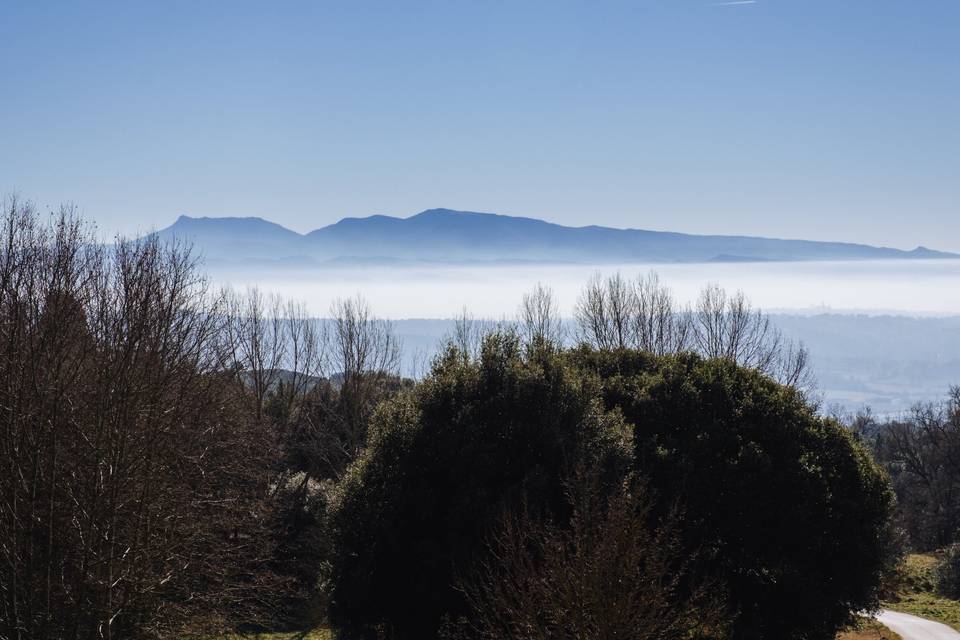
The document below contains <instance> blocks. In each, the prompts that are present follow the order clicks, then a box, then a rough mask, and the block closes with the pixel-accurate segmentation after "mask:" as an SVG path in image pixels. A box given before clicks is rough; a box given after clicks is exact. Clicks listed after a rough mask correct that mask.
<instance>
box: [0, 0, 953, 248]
mask: <svg viewBox="0 0 960 640" xmlns="http://www.w3.org/2000/svg"><path fill="white" fill-rule="evenodd" d="M958 21H960V5H958V4H957V3H956V2H950V1H949V0H935V1H932V2H925V3H923V4H922V7H918V6H915V5H914V4H913V3H902V2H900V3H874V2H871V3H864V2H856V1H854V2H843V3H837V2H826V1H825V0H815V1H812V2H803V3H790V2H775V1H773V0H758V1H756V2H749V3H716V2H709V1H707V0H676V1H671V2H662V1H653V0H640V1H639V2H629V3H627V2H613V3H604V4H602V5H598V4H589V3H583V2H579V1H577V0H562V1H559V2H556V1H554V2H546V1H545V0H536V1H534V2H530V3H524V4H522V5H517V4H516V3H505V4H498V3H480V4H474V5H471V4H464V3H447V4H437V3H433V2H421V1H413V2H405V3H402V4H397V3H382V2H373V3H368V4H362V5H358V4H355V3H346V4H334V5H330V4H315V3H303V2H292V3H283V4H278V5H264V4H262V3H250V2H236V3H232V4H231V5H230V6H229V9H225V8H224V7H223V6H220V5H216V4H206V3H194V2H169V3H164V4H162V5H149V4H139V3H138V4H130V3H120V2H103V3H97V4H96V5H57V6H56V7H55V8H54V7H52V6H47V5H44V4H41V3H4V4H3V5H2V7H0V22H2V23H3V24H5V25H9V26H10V27H11V28H10V29H8V30H7V34H6V37H5V38H4V39H3V41H2V42H0V71H2V72H3V74H4V77H5V79H6V86H8V87H10V91H8V92H7V95H5V99H4V100H3V101H0V139H2V140H3V141H4V152H5V153H4V154H3V155H2V157H0V192H10V191H18V192H19V193H21V194H23V195H24V196H25V197H31V198H35V199H36V200H37V202H38V203H39V204H40V205H41V206H50V207H56V206H57V205H59V204H60V203H61V202H76V203H78V205H79V206H80V209H81V211H82V212H83V213H84V214H86V215H87V216H89V217H92V218H95V219H97V220H98V222H99V223H100V225H101V227H102V228H103V229H104V230H107V231H108V232H113V231H119V232H121V233H124V234H131V233H134V232H136V231H143V230H145V229H147V228H149V227H151V226H156V227H162V226H165V225H166V224H169V223H171V222H173V220H175V219H176V217H177V216H178V215H180V214H189V215H193V216H225V215H235V216H260V217H264V218H267V219H271V220H274V221H276V222H278V223H281V224H283V225H284V226H287V227H289V228H291V229H295V230H298V231H303V230H306V229H311V228H316V227H320V226H323V225H325V224H329V223H331V222H334V221H336V220H337V219H339V218H342V217H347V216H366V215H371V214H388V215H403V214H407V213H409V212H415V211H421V210H424V209H429V208H433V207H437V206H441V205H442V206H448V207H452V208H455V209H465V210H478V211H492V212H497V213H502V214H512V215H525V216H531V217H536V218H540V219H544V220H548V221H552V222H557V223H561V224H566V225H573V226H579V225H583V224H602V225H607V226H612V227H621V228H622V227H631V228H643V229H652V230H669V231H678V232H685V233H699V234H733V235H754V236H762V237H778V238H804V239H809V240H831V241H851V242H863V243H867V244H872V245H880V246H890V247H897V248H907V249H909V248H912V247H914V246H917V245H921V244H923V245H926V244H936V245H937V246H938V248H940V249H942V250H946V251H949V250H954V251H957V250H960V209H958V202H960V163H957V162H956V158H955V156H956V149H957V148H960V127H957V126H955V123H956V120H957V114H958V113H960V87H958V85H957V83H956V82H952V81H951V80H950V79H951V78H952V77H954V75H955V64H956V60H957V59H958V55H960V41H958V39H957V38H956V34H955V29H954V25H956V24H957V23H958ZM933 239H935V240H937V242H933Z"/></svg>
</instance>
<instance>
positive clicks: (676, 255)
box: [157, 209, 960, 266]
mask: <svg viewBox="0 0 960 640" xmlns="http://www.w3.org/2000/svg"><path fill="white" fill-rule="evenodd" d="M157 233H158V234H159V235H160V236H161V237H165V238H171V237H178V238H181V239H184V240H187V241H191V242H193V243H194V244H195V245H196V246H197V248H198V249H199V250H200V252H201V253H202V254H203V255H205V256H206V257H207V258H208V259H209V260H213V261H230V262H246V261H256V262H267V263H283V264H286V265H290V264H323V263H326V264H329V265H331V266H333V265H344V264H357V263H377V264H392V265H400V264H405V263H407V262H445V263H446V262H493V261H523V262H530V261H533V262H579V263H595V264H600V263H615V262H751V261H771V260H780V261H784V260H877V259H929V258H960V255H957V254H950V253H945V252H940V251H933V250H931V249H927V248H925V247H917V248H916V249H914V250H912V251H903V250H900V249H891V248H886V247H872V246H868V245H863V244H853V243H845V242H814V241H809V240H779V239H771V238H756V237H749V236H702V235H691V234H684V233H672V232H665V231H644V230H641V229H613V228H609V227H598V226H588V227H565V226H562V225H559V224H553V223H550V222H545V221H543V220H537V219H534V218H521V217H513V216H503V215H497V214H492V213H474V212H468V211H452V210H450V209H430V210H428V211H424V212H422V213H418V214H416V215H414V216H411V217H409V218H394V217H391V216H382V215H376V216H370V217H367V218H344V219H343V220H341V221H339V222H337V223H335V224H332V225H329V226H326V227H323V228H321V229H317V230H316V231H311V232H310V233H307V234H305V235H302V234H299V233H297V232H295V231H291V230H289V229H286V228H284V227H282V226H280V225H278V224H274V223H272V222H268V221H266V220H263V219H261V218H191V217H188V216H181V217H180V218H179V219H178V220H177V221H176V222H175V223H174V224H173V225H171V226H170V227H167V228H166V229H163V230H161V231H158V232H157Z"/></svg>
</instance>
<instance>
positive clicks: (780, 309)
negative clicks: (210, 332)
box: [211, 260, 960, 414]
mask: <svg viewBox="0 0 960 640" xmlns="http://www.w3.org/2000/svg"><path fill="white" fill-rule="evenodd" d="M651 269H653V270H655V271H657V273H658V274H659V276H660V279H661V281H662V282H663V283H664V284H665V285H667V286H668V287H670V288H671V289H672V291H673V293H674V295H675V296H676V298H677V299H678V300H679V301H680V302H681V303H682V304H686V303H689V302H692V301H693V300H694V299H695V298H696V296H697V295H698V293H699V291H700V289H701V287H702V286H703V285H705V284H707V283H709V282H716V283H719V284H720V285H721V286H723V287H725V288H726V289H728V290H736V289H742V290H743V291H744V292H745V293H746V294H747V296H748V297H749V298H750V299H751V301H752V302H753V303H754V304H755V305H756V306H758V307H761V308H763V309H765V310H767V311H773V312H775V316H774V319H775V321H776V323H777V325H778V326H779V327H780V328H781V329H782V330H783V331H784V333H785V334H786V335H787V336H788V337H791V338H794V339H797V340H801V341H803V342H804V343H805V344H806V345H807V346H808V347H809V349H810V352H811V356H812V359H813V369H814V372H815V374H816V377H817V380H818V382H819V387H820V389H821V390H822V392H823V394H824V400H825V402H826V403H827V404H828V405H829V404H836V405H839V406H842V407H843V408H845V409H847V410H856V409H858V408H860V407H862V406H864V405H870V406H871V407H872V408H873V410H874V411H875V412H877V413H880V414H891V413H897V412H900V411H904V410H907V409H909V408H910V406H911V405H913V404H915V403H917V402H927V401H937V400H940V399H942V398H943V397H945V394H946V393H947V390H948V389H949V387H950V385H951V384H960V261H950V260H930V261H910V262H904V261H883V262H803V263H797V262H793V263H786V262H783V263H779V262H777V263H739V264H676V265H671V264H658V265H622V266H620V267H619V268H618V267H611V266H609V265H607V266H603V267H595V266H590V265H532V264H521V265H496V266H464V265H451V266H437V265H432V266H423V267H408V266H407V267H397V268H388V267H383V266H379V267H371V266H364V267H360V266H357V267H351V268H343V267H341V268H337V269H312V270H302V269H282V268H265V267H262V266H254V265H251V266H248V267H242V268H237V267H231V268H230V269H229V270H228V269H226V268H225V267H224V266H223V265H219V266H217V265H212V266H211V273H212V275H213V277H214V278H215V280H217V281H218V282H220V283H229V284H231V285H233V286H235V287H240V288H243V287H247V286H257V287H259V288H261V289H263V290H265V291H269V292H275V293H279V294H281V295H283V296H285V297H288V298H294V299H297V300H302V301H304V302H305V303H306V304H307V306H308V309H309V310H310V312H311V313H313V314H315V315H317V316H326V315H327V313H328V310H329V308H330V303H331V302H332V301H333V300H335V299H336V298H342V297H350V296H354V295H357V294H360V295H362V296H363V297H365V298H366V299H367V300H368V301H369V302H370V304H371V306H372V308H373V309H374V311H375V312H376V313H377V314H378V315H379V316H381V317H385V318H393V319H395V329H396V332H397V334H398V335H399V337H400V338H401V339H402V341H403V343H404V349H403V358H404V373H406V374H407V375H411V374H415V373H418V372H422V371H423V370H424V368H425V367H426V366H427V363H428V362H429V360H430V358H432V356H433V354H434V353H435V352H436V349H437V346H438V344H439V343H440V342H441V341H442V339H443V338H444V336H446V335H448V334H449V333H450V331H451V328H452V324H453V322H452V320H450V318H453V317H456V316H458V315H459V314H461V313H462V311H463V310H464V309H465V308H466V309H467V310H468V311H469V312H470V314H472V315H473V316H474V317H476V318H489V319H494V320H496V319H502V318H512V317H513V316H514V314H515V313H516V310H517V307H518V305H519V303H520V301H521V299H522V296H523V294H524V293H526V292H528V291H530V289H531V288H532V287H533V286H534V285H535V284H536V283H537V282H542V283H543V284H545V285H548V286H550V287H551V288H552V289H553V290H554V293H555V294H556V297H557V299H558V301H559V304H560V312H561V314H562V315H564V316H565V317H570V316H572V312H573V308H574V305H575V304H576V301H577V299H578V297H579V295H580V292H581V290H582V288H583V286H584V285H585V284H586V282H587V280H588V279H589V278H590V277H591V276H592V275H593V274H595V273H598V272H599V273H602V274H605V275H609V274H613V273H615V272H616V271H618V270H619V271H620V272H621V273H622V274H624V275H625V276H629V277H636V276H638V275H640V274H646V273H647V272H649V271H650V270H651Z"/></svg>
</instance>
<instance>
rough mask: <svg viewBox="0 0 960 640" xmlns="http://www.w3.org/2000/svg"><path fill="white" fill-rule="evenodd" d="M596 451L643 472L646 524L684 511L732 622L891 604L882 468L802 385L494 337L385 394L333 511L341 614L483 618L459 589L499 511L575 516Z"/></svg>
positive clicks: (398, 620) (382, 628)
mask: <svg viewBox="0 0 960 640" xmlns="http://www.w3.org/2000/svg"><path fill="white" fill-rule="evenodd" d="M625 431H626V432H629V434H630V435H629V436H628V435H626V434H625ZM624 447H626V448H627V449H628V450H627V451H626V452H625V451H624ZM625 454H626V455H627V457H628V460H624V459H623V457H622V456H624V455H625ZM591 460H592V461H597V460H601V461H603V462H602V463H601V465H600V468H602V469H605V470H606V473H608V474H610V476H611V479H612V478H615V477H617V474H620V473H626V472H628V471H631V470H632V472H633V473H635V474H636V476H638V477H641V478H643V479H644V481H645V483H646V486H647V487H648V489H649V491H650V496H651V501H652V502H651V518H652V522H663V521H666V520H668V519H670V518H671V514H676V513H679V515H676V520H675V529H676V531H677V537H678V545H679V547H678V553H677V555H676V557H677V558H682V559H683V562H684V563H689V562H690V560H691V558H695V559H696V563H697V564H698V565H699V566H698V567H696V568H695V569H691V568H690V567H688V566H685V567H683V569H684V570H685V571H687V570H689V571H688V572H687V575H699V576H707V577H709V578H710V579H711V580H712V581H715V583H717V584H721V585H723V587H724V588H725V591H726V592H727V594H728V595H727V598H726V603H727V606H728V610H727V615H728V617H729V619H730V623H731V625H730V629H731V632H732V635H733V637H734V638H738V639H745V640H746V639H750V640H753V639H759V638H776V639H778V640H779V639H786V640H790V639H797V640H800V639H805V640H806V639H813V640H816V639H820V638H822V639H824V640H826V639H828V638H829V639H832V638H833V637H834V635H835V633H836V631H837V629H838V628H840V627H841V626H843V625H844V624H845V623H847V622H849V621H850V620H851V619H852V616H853V614H854V613H855V612H857V611H861V610H864V609H869V608H871V607H873V606H875V605H876V604H877V599H878V590H879V583H880V577H881V573H882V571H883V569H884V568H885V564H886V562H887V560H888V555H889V551H890V548H891V535H890V530H891V528H890V526H889V521H890V515H891V511H892V508H893V507H892V505H893V497H892V492H891V490H890V488H889V484H888V482H887V479H886V476H885V474H884V473H882V471H880V470H879V468H878V467H877V466H876V465H875V464H874V463H873V462H872V460H871V459H870V457H869V456H868V455H867V454H866V453H865V451H864V450H863V449H862V448H861V447H860V446H859V445H858V444H857V443H856V442H855V440H854V438H853V437H852V436H851V435H850V434H849V433H848V432H847V430H845V429H844V428H843V427H841V426H840V425H838V424H837V423H835V422H834V421H831V420H826V419H823V418H820V417H818V416H817V415H816V414H815V413H814V411H813V410H812V409H811V408H810V407H809V406H808V405H807V404H806V403H805V401H804V400H803V398H802V397H801V396H800V395H799V394H798V393H796V392H795V391H794V390H793V389H791V388H789V387H784V386H781V385H779V384H777V383H775V382H773V381H771V380H770V379H769V378H767V377H765V376H763V375H761V374H759V373H756V372H754V371H751V370H748V369H744V368H740V367H737V366H736V365H734V364H732V363H729V362H726V361H722V360H703V359H702V358H699V357H697V356H692V355H681V356H667V357H656V356H652V355H649V354H645V353H641V352H636V351H629V350H624V351H618V352H602V351H593V350H590V349H581V350H577V351H573V352H556V351H547V350H540V351H534V352H533V353H531V354H527V355H525V354H523V353H522V350H521V349H520V347H519V346H518V344H517V340H516V339H515V338H513V337H510V336H503V335H498V336H494V337H492V338H489V339H488V340H487V341H486V343H485V345H484V348H483V351H482V356H481V358H480V361H479V362H477V363H474V362H470V361H469V359H465V358H463V357H462V356H461V355H460V354H459V353H457V352H455V351H451V352H450V353H448V354H447V356H446V357H445V358H442V359H441V360H440V361H439V362H438V363H437V365H436V366H435V369H434V372H433V374H432V376H431V377H430V378H429V379H428V380H426V381H425V382H424V383H422V384H420V385H418V387H417V388H416V389H415V390H413V391H412V392H409V393H406V394H403V395H402V396H401V397H400V398H398V399H396V400H394V401H392V402H390V403H388V404H387V405H385V406H383V407H382V408H381V410H380V413H379V415H378V417H377V418H376V419H375V421H374V426H373V427H372V432H371V439H370V441H369V447H368V449H367V451H366V453H365V454H364V456H363V457H362V458H361V459H360V461H359V462H358V463H357V464H355V465H354V466H353V467H352V468H351V471H350V472H349V474H348V476H347V478H346V480H345V481H344V482H343V484H342V485H341V486H340V493H339V495H338V496H337V498H336V501H335V508H334V511H333V514H332V524H333V537H334V540H335V549H336V553H335V556H334V560H333V562H334V566H333V571H332V576H331V577H332V583H331V584H332V607H331V615H332V620H333V622H334V624H335V625H337V626H339V627H340V628H341V629H343V630H344V631H345V636H346V637H356V636H358V635H359V634H361V633H363V632H365V631H372V630H377V631H378V632H382V633H384V634H385V635H386V636H388V637H396V638H402V639H413V638H416V639H418V640H420V639H428V638H432V637H436V630H437V628H438V625H439V624H440V622H441V620H442V619H443V618H444V617H446V618H447V619H450V620H456V619H458V618H460V617H461V616H463V615H469V614H470V612H469V609H468V608H467V607H466V606H465V602H464V599H463V597H462V594H460V593H458V592H457V591H456V590H455V589H454V588H453V587H452V586H451V585H452V584H454V583H455V581H456V578H457V576H458V575H462V572H463V571H464V570H465V569H466V568H468V567H470V566H473V565H475V563H476V562H477V561H483V559H484V558H485V557H487V556H486V555H485V554H487V553H489V552H490V546H489V541H490V539H491V538H490V536H491V529H492V528H493V527H495V525H496V523H497V522H500V521H501V520H502V514H503V513H504V510H505V509H507V510H509V509H512V508H515V507H516V505H517V504H518V503H520V502H521V500H522V499H526V500H527V501H528V502H527V504H528V508H530V509H531V510H532V512H533V513H534V514H546V516H547V517H549V518H551V520H552V522H554V523H556V524H557V525H558V526H560V527H564V526H569V516H570V513H569V506H568V505H565V503H564V499H563V487H564V482H565V479H566V478H568V473H569V471H570V469H571V468H572V467H573V466H575V465H581V464H583V463H584V462H590V461H591ZM620 477H622V476H620ZM678 505H679V507H680V510H679V512H676V511H675V509H676V507H677V506H678ZM678 568H679V567H678ZM689 587H690V588H691V589H693V588H694V587H695V585H694V584H693V583H692V582H691V584H690V585H689ZM676 594H677V595H676V597H677V598H678V600H677V602H678V603H683V602H689V596H690V595H691V593H689V592H688V593H686V594H685V593H684V586H683V584H680V585H679V589H678V591H677V592H676Z"/></svg>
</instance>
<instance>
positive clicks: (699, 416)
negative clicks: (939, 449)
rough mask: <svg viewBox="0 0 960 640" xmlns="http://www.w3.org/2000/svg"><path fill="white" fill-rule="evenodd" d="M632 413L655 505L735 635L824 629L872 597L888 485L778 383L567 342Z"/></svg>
mask: <svg viewBox="0 0 960 640" xmlns="http://www.w3.org/2000/svg"><path fill="white" fill-rule="evenodd" d="M573 357H574V358H575V359H576V360H577V361H578V362H579V363H580V364H581V366H583V367H584V368H585V369H587V370H588V371H590V372H593V373H595V374H598V375H600V376H601V377H602V378H603V380H604V390H603V395H604V402H605V403H606V406H607V408H608V409H615V408H616V409H619V410H620V411H622V412H623V416H624V418H625V419H626V420H627V421H628V422H629V423H631V424H633V425H634V446H635V463H636V468H637V471H638V472H639V473H642V474H643V475H644V476H645V477H646V478H647V480H648V482H649V486H650V488H651V490H652V491H653V492H654V495H655V496H656V497H657V499H658V501H659V503H660V505H661V506H660V508H661V509H663V510H666V509H668V508H669V507H670V506H672V505H674V504H675V503H677V502H679V503H680V504H682V505H683V516H682V518H681V524H680V526H681V529H682V532H683V540H684V544H685V546H686V548H687V550H688V553H691V554H692V553H695V552H700V553H703V554H704V555H705V556H706V557H709V558H710V560H709V568H710V570H711V572H712V573H713V575H714V576H715V577H716V578H717V579H719V580H720V581H721V582H723V583H725V584H726V586H727V588H728V589H729V604H730V607H731V614H732V615H734V616H735V621H734V625H733V631H734V637H736V638H778V639H789V638H798V639H799V638H824V639H826V638H833V637H834V635H835V633H836V631H837V629H838V628H839V627H840V626H842V625H843V624H844V623H846V622H849V621H850V619H851V615H852V614H853V613H854V612H856V611H859V610H863V609H869V608H871V607H873V606H875V605H876V604H877V595H878V585H879V582H880V576H881V572H882V570H883V569H884V566H885V561H886V555H887V553H888V550H889V547H890V527H889V524H888V523H889V518H890V515H891V511H892V505H893V499H892V493H891V491H890V489H889V486H888V482H887V480H886V477H885V475H884V474H883V473H882V472H881V471H880V470H879V468H878V467H877V466H876V465H875V464H874V463H873V462H872V460H871V459H870V457H869V456H868V455H867V454H866V453H865V451H864V450H863V449H862V448H861V447H860V446H859V445H857V444H856V443H855V442H854V440H853V438H852V437H851V436H850V435H849V434H848V432H847V431H846V430H845V429H844V428H842V427H841V426H840V425H838V424H836V423H835V422H833V421H831V420H825V419H822V418H820V417H818V416H816V415H815V414H814V413H813V411H812V410H811V409H810V408H809V407H808V406H807V405H806V404H805V403H804V401H803V400H802V399H801V397H800V396H799V395H798V394H797V393H796V392H795V391H794V390H793V389H791V388H788V387H783V386H780V385H778V384H776V383H775V382H773V381H771V380H770V379H768V378H766V377H765V376H762V375H760V374H758V373H756V372H753V371H751V370H748V369H744V368H739V367H737V366H735V365H733V364H731V363H729V362H726V361H722V360H707V361H705V360H702V359H700V358H699V357H696V356H692V355H691V356H680V357H675V358H655V357H653V356H649V355H645V354H641V353H637V352H632V351H620V352H615V353H610V352H593V351H580V352H577V353H575V354H574V356H573Z"/></svg>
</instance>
